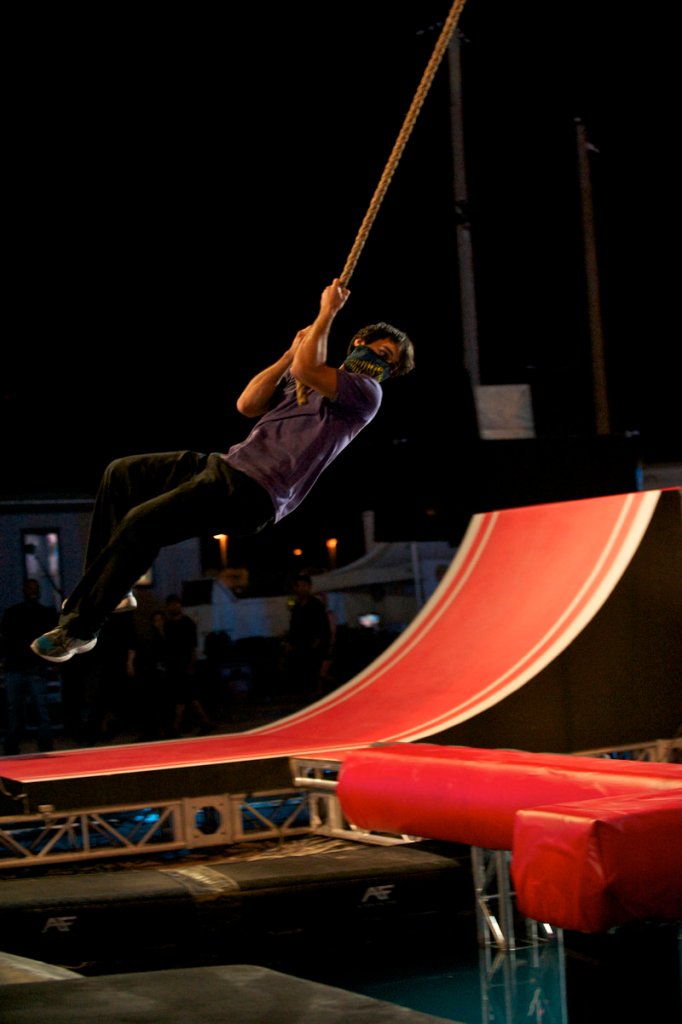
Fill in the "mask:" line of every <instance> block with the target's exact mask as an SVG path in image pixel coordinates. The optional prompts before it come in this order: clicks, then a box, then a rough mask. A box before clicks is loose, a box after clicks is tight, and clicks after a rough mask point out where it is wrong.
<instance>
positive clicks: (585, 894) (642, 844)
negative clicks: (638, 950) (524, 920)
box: [511, 788, 682, 932]
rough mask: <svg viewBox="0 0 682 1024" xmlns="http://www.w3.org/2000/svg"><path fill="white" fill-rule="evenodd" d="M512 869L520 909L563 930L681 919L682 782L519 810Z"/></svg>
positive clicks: (602, 927)
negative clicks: (681, 784)
mask: <svg viewBox="0 0 682 1024" xmlns="http://www.w3.org/2000/svg"><path fill="white" fill-rule="evenodd" d="M511 874H512V883H513V885H514V888H515V891H516V901H517V906H518V908H519V910H520V911H521V913H522V914H524V916H526V917H529V918H532V919H534V920H537V921H547V922H549V923H550V924H552V925H554V926H555V927H557V928H567V929H572V930H574V931H581V932H598V931H606V930H608V929H609V928H613V927H615V926H616V925H622V924H625V923H628V922H633V921H647V920H653V921H673V922H674V921H682V788H680V789H678V790H677V791H676V792H674V791H673V792H670V791H665V792H663V791H659V792H657V793H646V794H638V795H629V796H620V797H602V798H600V799H599V800H589V801H585V802H581V803H579V804H575V803H564V804H558V805H554V806H551V807H533V808H528V809H526V810H520V811H519V812H518V813H517V815H516V821H515V826H514V837H513V854H512V863H511Z"/></svg>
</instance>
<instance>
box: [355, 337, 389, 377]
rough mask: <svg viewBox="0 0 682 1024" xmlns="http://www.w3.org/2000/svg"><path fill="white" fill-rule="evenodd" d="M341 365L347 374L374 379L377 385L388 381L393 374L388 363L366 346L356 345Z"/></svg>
mask: <svg viewBox="0 0 682 1024" xmlns="http://www.w3.org/2000/svg"><path fill="white" fill-rule="evenodd" d="M343 365H344V366H345V368H346V369H347V370H348V372H349V373H364V374H366V375H367V376H368V377H374V379H375V380H378V381H379V383H381V381H384V380H388V378H389V377H390V376H391V374H392V373H393V367H392V366H391V365H390V363H387V362H386V360H385V359H382V358H381V356H379V355H377V353H376V352H375V351H374V349H373V348H369V347H368V346H367V345H356V346H355V348H354V349H353V350H352V351H351V352H350V353H349V354H348V355H347V356H346V358H345V359H344V361H343Z"/></svg>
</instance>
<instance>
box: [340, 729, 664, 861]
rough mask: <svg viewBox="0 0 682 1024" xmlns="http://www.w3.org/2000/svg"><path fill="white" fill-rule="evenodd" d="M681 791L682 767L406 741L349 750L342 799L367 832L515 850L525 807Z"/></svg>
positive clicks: (342, 775)
mask: <svg viewBox="0 0 682 1024" xmlns="http://www.w3.org/2000/svg"><path fill="white" fill-rule="evenodd" d="M680 787H682V768H681V767H680V766H678V765H666V764H647V763H643V762H638V761H607V760H602V759H600V758H595V757H577V756H574V755H571V754H533V753H527V752H524V751H517V750H485V749H476V748H469V747H446V746H439V745H437V744H426V743H419V744H399V743H398V744H391V745H387V746H378V747H373V748H371V749H366V750H360V751H348V752H347V753H346V754H345V755H344V761H343V766H342V768H341V771H340V774H339V782H338V786H337V796H338V798H339V801H340V803H341V807H342V809H343V812H344V814H345V815H346V817H347V818H348V820H349V821H351V822H352V823H353V824H354V825H356V826H357V827H359V828H364V829H367V830H370V831H375V832H389V833H394V834H396V835H414V836H424V837H427V838H430V839H443V840H446V841H453V842H460V843H467V844H469V845H471V846H482V847H484V848H485V849H489V850H511V849H512V840H513V833H514V820H515V816H516V813H517V811H519V810H521V809H522V808H526V807H536V806H542V805H546V804H552V803H555V802H558V801H562V802H564V801H575V800H582V799H584V800H589V799H594V798H596V797H601V796H617V795H625V794H629V793H648V792H657V791H659V790H661V789H677V788H680Z"/></svg>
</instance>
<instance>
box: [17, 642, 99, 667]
mask: <svg viewBox="0 0 682 1024" xmlns="http://www.w3.org/2000/svg"><path fill="white" fill-rule="evenodd" d="M96 643H97V637H95V638H94V639H93V640H86V641H84V642H83V645H82V646H81V647H79V648H78V650H73V651H69V652H68V654H60V655H56V654H43V652H42V651H41V650H40V649H39V648H38V646H37V641H35V640H34V641H33V643H32V644H31V650H32V651H33V653H34V654H37V655H38V657H39V658H44V659H45V661H54V662H57V663H61V662H62V661H69V659H70V658H73V656H74V655H75V654H87V652H88V651H91V650H92V649H93V647H94V646H95V644H96Z"/></svg>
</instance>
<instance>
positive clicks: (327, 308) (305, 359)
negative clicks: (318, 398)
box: [291, 277, 350, 398]
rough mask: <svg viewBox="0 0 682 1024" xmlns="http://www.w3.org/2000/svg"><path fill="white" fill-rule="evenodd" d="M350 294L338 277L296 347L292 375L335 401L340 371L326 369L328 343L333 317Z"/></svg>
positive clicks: (323, 296)
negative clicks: (338, 372)
mask: <svg viewBox="0 0 682 1024" xmlns="http://www.w3.org/2000/svg"><path fill="white" fill-rule="evenodd" d="M349 295H350V292H349V290H348V289H347V288H344V287H343V286H342V285H341V284H340V282H339V279H338V277H336V278H334V280H333V281H332V283H331V284H330V285H327V287H326V288H325V289H324V291H323V292H322V297H321V298H320V311H319V313H318V314H317V317H316V318H315V320H314V321H313V323H312V324H311V325H310V327H309V328H308V329H307V331H305V332H301V333H302V334H303V337H301V338H300V339H298V344H296V345H295V346H294V357H293V361H292V364H291V372H292V373H293V375H294V377H295V378H296V380H298V381H300V382H301V384H305V385H306V387H309V388H312V389H313V390H314V391H318V392H319V393H320V394H321V395H324V396H325V398H334V397H335V396H336V391H337V386H338V385H337V370H336V369H335V368H334V367H333V366H328V365H327V342H328V339H329V331H330V328H331V325H332V322H333V320H334V317H335V316H336V314H337V313H338V312H339V310H340V309H341V308H342V307H343V306H344V305H345V303H346V300H347V298H348V296H349Z"/></svg>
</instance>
